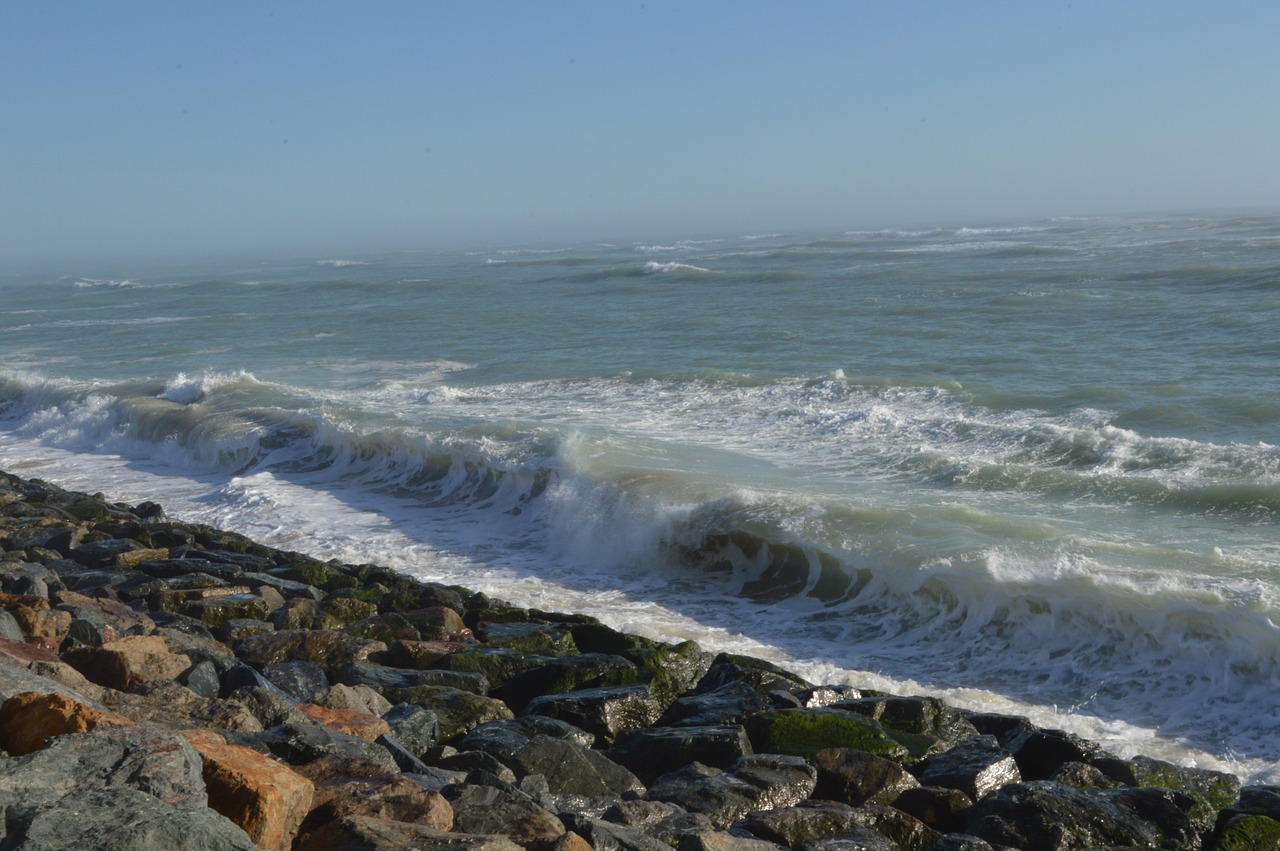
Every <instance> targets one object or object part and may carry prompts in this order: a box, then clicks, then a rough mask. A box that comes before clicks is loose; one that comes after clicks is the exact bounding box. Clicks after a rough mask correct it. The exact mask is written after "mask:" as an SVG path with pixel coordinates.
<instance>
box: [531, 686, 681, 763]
mask: <svg viewBox="0 0 1280 851" xmlns="http://www.w3.org/2000/svg"><path fill="white" fill-rule="evenodd" d="M524 714H527V715H545V716H547V717H550V718H557V719H559V720H561V721H564V722H566V723H569V724H572V725H573V726H575V727H580V728H581V729H583V730H586V731H587V732H589V733H594V734H595V737H596V745H597V747H608V746H609V745H611V744H613V742H614V740H615V739H616V738H617V736H618V734H619V733H621V732H622V731H624V730H635V729H639V728H642V727H647V726H649V725H650V724H652V723H653V722H654V721H656V720H658V716H659V715H661V714H662V707H661V705H659V703H658V702H657V701H656V700H654V699H653V696H652V695H651V694H650V692H649V687H648V686H647V685H644V684H643V683H637V684H634V685H627V686H612V687H606V688H594V689H582V690H579V691H570V692H564V693H562V694H549V695H544V696H542V697H536V698H534V699H533V700H531V701H529V703H528V705H527V706H526V707H525V710H524Z"/></svg>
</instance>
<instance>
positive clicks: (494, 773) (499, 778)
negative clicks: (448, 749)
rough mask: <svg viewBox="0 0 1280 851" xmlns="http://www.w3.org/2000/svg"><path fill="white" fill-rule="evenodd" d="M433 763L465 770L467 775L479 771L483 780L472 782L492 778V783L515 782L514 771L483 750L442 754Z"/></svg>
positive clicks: (454, 769)
mask: <svg viewBox="0 0 1280 851" xmlns="http://www.w3.org/2000/svg"><path fill="white" fill-rule="evenodd" d="M435 763H436V765H438V766H439V767H441V768H447V769H450V770H453V771H465V772H467V774H468V775H469V776H470V775H473V774H475V773H476V772H480V773H481V774H482V775H483V776H484V777H485V780H484V781H480V780H473V781H471V782H474V783H482V782H485V783H487V782H489V781H490V780H492V781H495V782H494V783H493V784H492V785H509V784H512V783H515V782H516V775H515V772H513V771H512V770H511V769H510V768H507V766H505V765H504V764H502V763H501V762H500V761H499V760H498V759H497V758H496V757H494V756H491V755H489V754H487V753H485V752H484V751H458V752H457V753H451V754H444V755H442V756H439V757H437V758H436V760H435Z"/></svg>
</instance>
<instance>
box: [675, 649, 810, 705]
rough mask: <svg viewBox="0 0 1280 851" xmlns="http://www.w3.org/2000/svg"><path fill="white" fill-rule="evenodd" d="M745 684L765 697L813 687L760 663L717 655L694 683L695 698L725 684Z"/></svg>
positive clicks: (777, 668)
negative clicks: (778, 691)
mask: <svg viewBox="0 0 1280 851" xmlns="http://www.w3.org/2000/svg"><path fill="white" fill-rule="evenodd" d="M735 682H738V683H745V684H747V685H749V686H751V687H752V688H754V689H755V690H756V691H758V692H759V693H760V694H762V695H765V694H768V693H769V692H771V691H774V690H775V689H782V690H784V691H790V690H792V689H810V688H813V683H808V682H805V681H804V680H803V679H801V678H800V677H797V676H796V675H795V674H793V673H791V672H790V671H786V670H783V669H782V668H779V667H778V666H777V665H774V664H772V663H770V662H765V661H764V660H762V659H752V658H751V657H749V656H737V655H734V654H732V653H721V654H720V655H718V656H716V657H715V659H714V660H713V661H712V663H711V667H710V668H708V669H707V673H706V674H705V675H704V676H703V677H702V679H701V680H699V681H698V685H697V687H696V689H695V691H696V693H698V694H705V693H706V692H709V691H715V690H716V689H718V688H720V687H721V686H725V685H728V684H729V683H735Z"/></svg>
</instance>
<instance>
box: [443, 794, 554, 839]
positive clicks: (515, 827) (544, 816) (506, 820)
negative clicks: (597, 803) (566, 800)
mask: <svg viewBox="0 0 1280 851" xmlns="http://www.w3.org/2000/svg"><path fill="white" fill-rule="evenodd" d="M444 795H445V797H446V798H447V799H448V800H449V803H450V804H452V805H453V819H454V827H453V829H454V830H455V831H457V832H459V833H481V834H484V833H489V834H501V835H503V836H505V837H507V838H508V839H511V840H513V841H514V842H516V843H518V844H519V845H521V846H523V847H525V848H531V849H545V848H548V847H549V846H550V845H551V843H552V842H554V841H555V840H556V839H558V838H559V837H561V836H563V835H564V833H565V827H564V825H563V824H562V823H561V822H560V819H558V818H557V817H556V816H555V815H553V814H552V813H551V812H549V811H548V810H547V809H546V808H544V807H541V806H539V805H538V804H536V803H534V802H533V801H532V800H531V799H530V798H529V797H528V796H527V795H523V794H519V793H514V792H510V791H507V790H505V789H499V788H495V787H493V786H472V785H463V786H453V787H450V788H449V789H446V790H445V793H444Z"/></svg>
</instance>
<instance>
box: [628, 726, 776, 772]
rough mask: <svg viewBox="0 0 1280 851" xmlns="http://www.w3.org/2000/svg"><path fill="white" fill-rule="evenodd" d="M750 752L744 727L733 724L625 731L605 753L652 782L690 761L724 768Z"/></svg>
mask: <svg viewBox="0 0 1280 851" xmlns="http://www.w3.org/2000/svg"><path fill="white" fill-rule="evenodd" d="M751 753H752V750H751V741H750V740H749V739H748V738H747V731H746V730H745V729H743V728H742V727H741V726H737V725H734V726H721V727H650V728H646V729H640V730H631V731H625V732H623V733H622V734H621V735H620V736H619V737H618V743H617V744H616V745H614V746H613V747H612V748H610V749H609V750H608V751H607V756H608V757H609V758H610V759H612V760H613V761H614V762H617V763H619V764H620V765H624V766H626V767H627V768H628V769H630V770H631V771H632V772H634V773H635V775H636V776H637V777H639V778H640V779H641V780H643V781H644V782H645V783H652V782H653V781H654V780H656V779H657V778H658V777H660V776H662V775H663V774H668V773H670V772H672V771H675V770H676V769H678V768H682V767H684V766H686V765H688V764H689V763H691V762H700V763H702V764H703V765H710V766H713V767H715V768H728V767H729V766H731V765H733V764H734V763H735V762H737V761H738V760H739V759H741V758H742V757H744V756H748V755H750V754H751Z"/></svg>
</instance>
